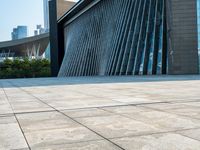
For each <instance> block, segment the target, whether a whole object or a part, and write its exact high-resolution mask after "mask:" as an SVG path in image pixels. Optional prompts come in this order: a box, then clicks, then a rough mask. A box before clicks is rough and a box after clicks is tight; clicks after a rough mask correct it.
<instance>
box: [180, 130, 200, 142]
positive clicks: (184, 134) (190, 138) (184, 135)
mask: <svg viewBox="0 0 200 150" xmlns="http://www.w3.org/2000/svg"><path fill="white" fill-rule="evenodd" d="M179 132H180V131H179ZM177 134H180V135H182V136H185V137H187V138H190V139H193V140H195V141H198V142H200V140H199V139H196V138H193V137H190V136H187V135H185V134H182V133H177Z"/></svg>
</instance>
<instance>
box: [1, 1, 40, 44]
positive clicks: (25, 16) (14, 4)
mask: <svg viewBox="0 0 200 150" xmlns="http://www.w3.org/2000/svg"><path fill="white" fill-rule="evenodd" d="M37 24H42V25H43V0H2V1H1V4H0V41H5V40H10V39H11V32H12V29H13V28H14V27H16V26H17V25H27V26H28V33H29V36H30V35H33V31H34V29H35V28H36V25H37Z"/></svg>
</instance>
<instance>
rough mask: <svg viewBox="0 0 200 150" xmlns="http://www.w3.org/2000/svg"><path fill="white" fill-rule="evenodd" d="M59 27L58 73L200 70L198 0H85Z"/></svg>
mask: <svg viewBox="0 0 200 150" xmlns="http://www.w3.org/2000/svg"><path fill="white" fill-rule="evenodd" d="M52 8H53V7H52ZM52 12H53V11H52ZM53 29H54V31H52V32H51V33H50V35H54V37H53V36H50V38H51V39H50V40H51V41H52V42H51V46H52V47H54V52H52V54H53V56H52V58H54V60H52V69H53V70H55V71H54V75H55V76H56V73H58V72H59V73H58V76H93V75H155V74H198V73H199V57H198V32H197V30H198V26H197V0H123V1H122V0H82V1H79V2H78V3H77V4H76V5H75V6H74V7H73V8H72V9H71V10H69V11H68V12H67V13H66V14H65V15H64V16H63V17H61V18H60V19H59V20H58V22H57V26H56V25H54V26H52V28H51V30H53ZM56 31H57V32H56ZM53 33H54V34H53ZM55 50H56V51H55ZM57 68H60V69H57Z"/></svg>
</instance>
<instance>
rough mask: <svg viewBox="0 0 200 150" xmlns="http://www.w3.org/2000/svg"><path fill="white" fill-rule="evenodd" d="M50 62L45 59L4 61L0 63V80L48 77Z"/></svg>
mask: <svg viewBox="0 0 200 150" xmlns="http://www.w3.org/2000/svg"><path fill="white" fill-rule="evenodd" d="M50 72H51V71H50V62H49V60H47V59H37V60H36V59H32V60H29V59H28V58H24V59H23V60H21V59H14V60H10V59H5V60H4V61H3V62H1V63H0V78H1V79H9V78H35V77H49V76H50V74H51V73H50Z"/></svg>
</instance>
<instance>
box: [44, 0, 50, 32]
mask: <svg viewBox="0 0 200 150" xmlns="http://www.w3.org/2000/svg"><path fill="white" fill-rule="evenodd" d="M48 3H49V0H43V11H44V30H45V32H48V31H49V5H48Z"/></svg>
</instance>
